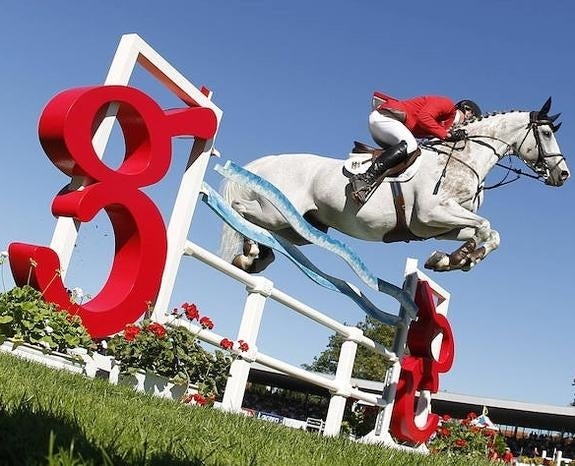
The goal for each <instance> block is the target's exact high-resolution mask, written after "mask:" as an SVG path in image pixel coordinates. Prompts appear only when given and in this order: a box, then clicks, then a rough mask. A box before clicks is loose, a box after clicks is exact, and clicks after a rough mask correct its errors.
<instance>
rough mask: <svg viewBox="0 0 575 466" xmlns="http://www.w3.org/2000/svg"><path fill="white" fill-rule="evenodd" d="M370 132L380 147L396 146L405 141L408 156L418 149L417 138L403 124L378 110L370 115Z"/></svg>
mask: <svg viewBox="0 0 575 466" xmlns="http://www.w3.org/2000/svg"><path fill="white" fill-rule="evenodd" d="M369 132H370V133H371V137H372V138H373V140H374V141H375V142H376V143H378V144H379V145H380V146H385V145H388V144H389V145H395V144H398V143H400V142H401V141H405V142H407V153H408V154H410V153H412V152H413V151H414V150H416V149H417V141H416V139H415V137H414V136H413V134H411V131H409V130H408V129H407V127H406V126H405V125H404V124H403V123H401V122H400V121H397V120H395V119H393V118H390V117H388V116H385V115H382V114H381V113H379V112H378V111H377V110H374V111H373V112H371V113H370V114H369Z"/></svg>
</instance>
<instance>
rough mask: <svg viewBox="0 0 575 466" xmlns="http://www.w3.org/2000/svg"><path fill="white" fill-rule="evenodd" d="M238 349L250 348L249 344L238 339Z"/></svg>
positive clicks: (246, 349)
mask: <svg viewBox="0 0 575 466" xmlns="http://www.w3.org/2000/svg"><path fill="white" fill-rule="evenodd" d="M238 344H239V348H240V351H244V352H245V351H248V350H249V349H250V345H248V344H247V343H246V342H245V341H244V340H238Z"/></svg>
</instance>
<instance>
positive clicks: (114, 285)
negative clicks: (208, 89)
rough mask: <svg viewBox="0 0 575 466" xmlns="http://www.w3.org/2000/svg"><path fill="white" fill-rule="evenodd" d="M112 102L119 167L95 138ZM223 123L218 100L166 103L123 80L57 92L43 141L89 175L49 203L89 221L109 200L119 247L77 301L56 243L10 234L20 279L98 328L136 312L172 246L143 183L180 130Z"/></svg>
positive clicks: (56, 159) (103, 330)
mask: <svg viewBox="0 0 575 466" xmlns="http://www.w3.org/2000/svg"><path fill="white" fill-rule="evenodd" d="M111 103H118V104H120V105H119V110H118V113H117V120H118V122H119V124H120V127H121V129H122V132H123V134H124V139H125V146H126V152H125V156H124V161H123V163H122V164H121V166H120V167H119V168H118V169H117V170H113V169H111V168H110V167H108V166H107V165H105V164H104V163H103V162H102V161H101V160H100V159H99V158H98V156H97V155H96V152H95V150H94V147H93V145H92V138H93V136H94V132H95V128H97V127H98V126H99V123H100V122H101V121H102V119H103V117H104V114H105V111H106V109H107V108H108V106H109V104H111ZM216 129H217V120H216V116H215V114H214V112H213V111H212V110H211V109H208V108H204V107H191V108H186V109H178V110H174V111H170V112H164V111H163V110H162V109H161V108H160V107H159V106H158V105H157V104H156V102H154V101H153V100H152V99H151V98H150V97H148V96H147V95H146V94H144V93H143V92H141V91H139V90H137V89H134V88H131V87H126V86H99V87H86V88H77V89H70V90H67V91H64V92H62V93H60V94H58V95H57V96H56V97H54V98H53V99H52V100H51V101H50V102H49V103H48V105H47V106H46V108H45V109H44V111H43V112H42V116H41V117H40V122H39V135H40V142H41V144H42V147H43V148H44V151H45V152H46V154H47V155H48V157H49V158H50V160H51V161H52V162H53V163H54V165H56V167H58V168H59V169H60V170H61V171H62V172H64V173H65V174H67V175H69V176H83V177H85V179H88V180H89V183H88V185H87V186H86V187H85V188H84V189H82V190H77V191H69V190H67V189H66V188H64V189H63V190H62V191H61V192H60V193H59V194H58V195H57V196H56V197H55V199H54V201H53V203H52V213H53V214H54V215H56V216H64V217H73V218H75V219H76V220H78V221H80V222H89V221H90V220H92V219H93V218H94V217H95V216H96V215H97V214H98V212H99V211H101V210H102V209H104V210H105V211H106V213H107V215H108V217H109V218H110V222H111V223H112V227H113V230H114V235H115V255H114V259H113V264H112V268H111V271H110V274H109V276H108V279H107V281H106V283H105V285H104V287H103V288H102V290H100V292H99V293H98V294H97V295H96V296H95V297H94V298H93V299H92V300H90V301H89V302H87V303H84V304H79V303H72V302H71V300H70V296H69V294H68V292H67V290H66V288H65V287H64V284H63V282H62V280H61V278H60V276H59V274H58V270H59V268H60V260H59V258H58V256H57V254H56V253H55V252H54V251H53V250H52V249H50V248H48V247H44V246H37V245H30V244H24V243H12V244H10V246H9V257H10V265H11V268H12V274H13V276H14V280H15V282H16V284H17V285H20V286H22V285H25V284H26V283H29V284H30V285H31V286H33V287H34V288H36V289H38V290H39V291H41V292H42V293H43V295H44V298H45V299H46V300H48V301H51V302H54V303H56V304H58V305H59V306H60V307H62V308H63V309H66V310H68V312H70V313H73V314H78V315H80V317H81V318H82V321H83V322H84V325H85V326H86V328H87V329H88V331H89V332H90V334H91V335H92V336H93V337H96V338H97V337H105V336H108V335H110V334H113V333H116V332H118V331H120V330H121V329H122V328H123V327H124V326H125V325H126V324H127V323H131V322H134V321H135V320H137V319H138V318H139V317H140V316H141V315H142V314H143V313H144V312H145V311H146V309H147V306H148V303H149V302H153V301H155V299H156V297H157V294H158V291H159V288H160V282H161V277H162V273H163V269H164V265H165V260H166V251H167V240H166V229H165V226H164V222H163V219H162V216H161V214H160V212H159V210H158V208H157V207H156V205H155V204H154V203H153V201H152V200H151V199H150V198H148V197H147V196H146V195H145V194H144V193H143V192H142V191H140V190H139V188H142V187H145V186H149V185H151V184H154V183H157V182H158V181H160V180H161V179H162V178H163V177H164V176H165V174H166V173H167V171H168V169H169V166H170V161H171V138H172V137H173V136H177V135H191V136H195V137H198V138H200V139H210V138H212V137H213V136H214V135H215V132H216Z"/></svg>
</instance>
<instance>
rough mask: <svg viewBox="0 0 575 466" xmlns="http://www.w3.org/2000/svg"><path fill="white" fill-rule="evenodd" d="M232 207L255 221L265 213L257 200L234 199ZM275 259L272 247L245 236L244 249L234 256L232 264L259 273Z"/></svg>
mask: <svg viewBox="0 0 575 466" xmlns="http://www.w3.org/2000/svg"><path fill="white" fill-rule="evenodd" d="M232 208H233V209H234V210H235V211H236V212H238V213H239V214H240V215H241V216H242V217H244V218H246V219H247V220H249V221H251V222H253V223H255V222H254V219H259V218H261V217H262V216H263V214H264V212H263V209H262V208H261V205H260V203H259V202H258V201H256V200H252V201H246V200H242V201H233V202H232ZM258 223H259V224H260V226H263V227H266V225H261V222H258ZM274 260H275V255H274V252H273V250H272V249H271V248H269V247H267V246H264V245H261V244H258V243H256V242H255V241H253V240H251V239H249V238H244V244H243V251H242V253H241V254H238V255H236V256H235V257H234V258H233V260H232V264H233V265H235V266H236V267H238V268H239V269H242V270H244V271H246V272H248V273H259V272H262V271H263V270H264V269H266V268H267V267H268V266H269V265H270V264H271V263H272V262H273V261H274Z"/></svg>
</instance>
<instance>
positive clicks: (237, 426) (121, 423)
mask: <svg viewBox="0 0 575 466" xmlns="http://www.w3.org/2000/svg"><path fill="white" fill-rule="evenodd" d="M11 464H18V465H20V464H24V465H36V464H39V465H40V464H42V465H43V464H49V465H83V464H93V465H101V464H103V465H122V464H129V465H132V464H134V465H156V464H157V465H160V464H161V465H164V464H165V465H204V464H205V465H273V466H280V465H290V466H292V465H330V466H331V465H378V466H381V465H438V466H447V465H456V464H461V465H469V462H468V461H465V460H464V459H461V460H460V461H459V462H458V461H455V460H454V458H446V457H439V456H429V457H424V456H420V455H411V454H406V453H402V452H398V451H394V450H389V449H386V448H383V447H380V446H376V445H362V444H358V443H355V442H352V441H350V440H347V439H344V438H324V437H321V436H319V435H317V434H315V433H309V432H304V431H298V430H295V429H291V428H288V427H284V426H280V425H276V424H273V423H269V422H266V421H263V420H258V419H253V418H248V417H245V416H242V415H235V414H228V413H223V412H220V411H217V410H215V409H210V408H200V407H191V406H187V405H183V404H179V403H176V402H173V401H169V400H162V399H158V398H154V397H152V396H147V395H143V394H139V393H136V392H134V391H132V389H130V388H128V387H123V386H114V385H110V384H108V382H106V381H103V380H98V379H96V380H91V379H87V378H85V377H83V376H80V375H74V374H71V373H67V372H63V371H54V370H52V369H48V368H46V367H43V366H41V365H38V364H34V363H29V362H26V361H22V360H20V359H18V358H15V357H14V356H11V355H9V354H5V353H0V465H11ZM474 464H477V463H474ZM484 464H486V465H488V464H491V463H488V462H486V463H484Z"/></svg>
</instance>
